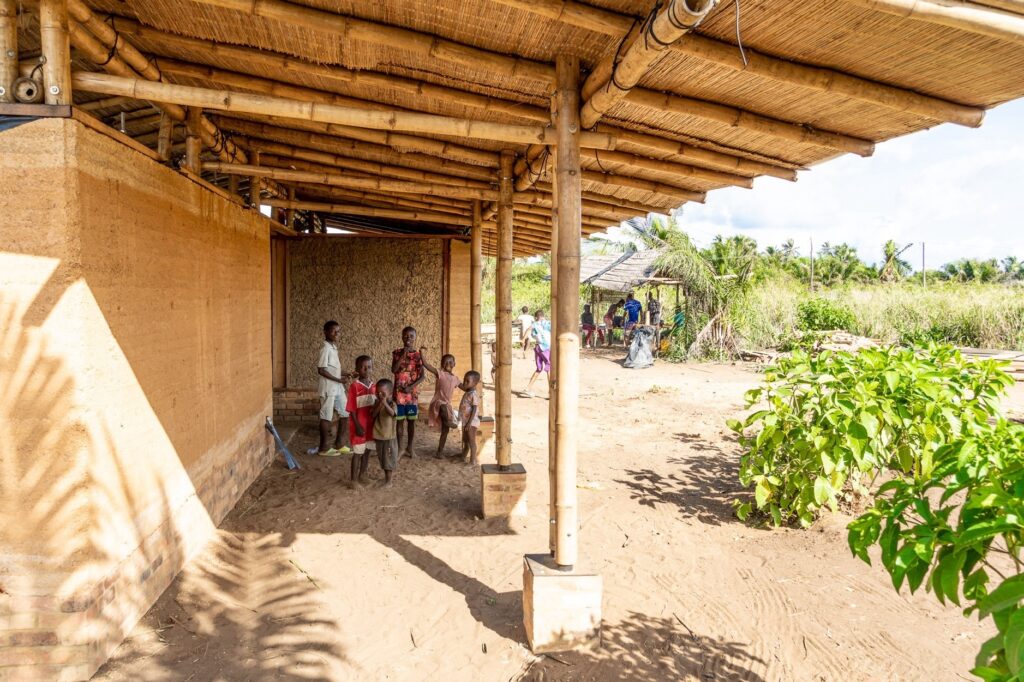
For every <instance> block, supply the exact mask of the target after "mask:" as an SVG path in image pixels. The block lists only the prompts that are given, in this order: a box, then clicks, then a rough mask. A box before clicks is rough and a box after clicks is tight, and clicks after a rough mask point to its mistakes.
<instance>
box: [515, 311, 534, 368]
mask: <svg viewBox="0 0 1024 682" xmlns="http://www.w3.org/2000/svg"><path fill="white" fill-rule="evenodd" d="M516 319H518V320H519V329H520V332H519V333H520V336H519V343H520V345H521V346H522V347H523V357H524V358H525V357H526V351H527V349H528V348H529V347H530V338H531V337H530V329H532V328H533V315H531V314H530V309H529V308H528V307H526V306H525V305H524V306H523V308H522V311H521V314H520V315H519V317H518V318H516Z"/></svg>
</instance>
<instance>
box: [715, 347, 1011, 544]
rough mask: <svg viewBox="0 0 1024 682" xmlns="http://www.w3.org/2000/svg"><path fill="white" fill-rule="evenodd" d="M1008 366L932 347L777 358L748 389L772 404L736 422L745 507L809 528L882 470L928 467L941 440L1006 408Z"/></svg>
mask: <svg viewBox="0 0 1024 682" xmlns="http://www.w3.org/2000/svg"><path fill="white" fill-rule="evenodd" d="M1002 364H1005V363H999V362H997V361H993V360H985V361H972V360H967V359H965V358H963V356H961V355H960V353H959V352H958V351H956V350H955V349H953V348H950V347H943V346H934V345H933V346H930V347H928V348H927V349H907V348H899V347H888V348H878V349H874V348H872V349H865V350H862V351H859V352H857V353H849V352H832V351H824V352H822V353H820V354H818V355H816V356H812V355H809V354H808V353H806V352H804V351H800V350H797V351H795V352H794V353H793V354H792V355H791V356H790V357H786V358H780V359H778V360H777V361H776V362H775V364H773V365H771V366H770V367H769V368H768V369H767V370H766V371H765V379H764V384H763V386H762V387H760V388H757V389H754V390H752V391H748V392H747V401H748V406H752V405H754V404H755V403H761V402H763V403H765V409H759V410H757V411H755V412H753V413H751V414H750V415H749V416H747V418H746V419H745V420H744V421H742V422H740V421H737V420H730V422H729V427H730V428H732V429H733V430H734V431H736V432H737V434H738V435H739V441H740V444H741V445H742V447H743V449H744V453H743V455H742V457H741V459H740V481H741V482H742V483H743V485H744V486H753V488H754V504H753V505H751V504H750V503H749V502H737V505H736V512H737V515H738V516H739V517H740V518H746V517H747V516H748V515H749V514H750V513H751V512H752V511H756V512H757V513H758V514H760V515H762V516H765V517H767V518H768V519H770V521H771V522H772V523H774V524H775V525H782V524H790V523H794V522H798V523H800V524H801V525H804V526H806V525H809V524H810V523H812V522H813V521H814V519H815V517H816V516H817V514H818V513H819V511H820V510H821V509H822V508H823V507H825V506H829V507H831V508H832V509H833V510H834V509H836V507H837V505H838V502H839V500H840V499H841V498H842V497H844V496H847V495H849V494H850V493H852V492H858V493H860V494H864V493H866V492H867V487H866V485H865V483H868V482H870V480H873V479H874V477H876V476H877V475H878V474H879V473H880V472H882V471H885V470H895V471H898V472H902V473H906V474H913V475H919V474H920V472H921V471H922V470H928V469H930V468H931V463H932V458H933V457H934V454H935V452H936V450H937V449H938V448H939V447H941V446H943V445H945V444H946V443H949V442H951V441H953V440H955V439H956V438H959V437H961V435H962V434H963V433H964V432H965V429H966V430H968V431H969V430H970V429H973V428H974V427H975V426H976V425H978V424H984V423H987V421H988V419H989V418H990V417H993V416H996V415H997V414H998V406H999V399H1000V398H1001V396H1002V395H1003V394H1004V393H1005V391H1006V388H1007V387H1008V386H1009V385H1011V384H1012V383H1013V379H1012V378H1011V377H1010V376H1009V375H1008V374H1006V373H1005V372H1004V371H1002V369H1000V367H1001V366H1002Z"/></svg>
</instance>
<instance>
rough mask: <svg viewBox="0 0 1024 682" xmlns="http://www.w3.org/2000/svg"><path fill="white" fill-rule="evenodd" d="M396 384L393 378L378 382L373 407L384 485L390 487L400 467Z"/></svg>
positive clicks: (374, 435) (374, 439)
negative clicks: (392, 392)
mask: <svg viewBox="0 0 1024 682" xmlns="http://www.w3.org/2000/svg"><path fill="white" fill-rule="evenodd" d="M393 388H394V384H393V383H392V382H391V379H381V380H380V381H378V382H377V404H376V405H375V406H374V408H373V441H374V444H375V445H376V446H377V457H378V458H379V459H380V468H381V469H383V470H384V486H385V487H390V485H391V477H392V476H393V475H394V473H395V469H396V468H398V443H397V442H396V441H395V415H396V414H398V406H397V405H396V404H395V401H394V399H393V398H392V397H391V391H392V389H393Z"/></svg>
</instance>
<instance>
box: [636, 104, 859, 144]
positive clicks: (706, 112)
mask: <svg viewBox="0 0 1024 682" xmlns="http://www.w3.org/2000/svg"><path fill="white" fill-rule="evenodd" d="M625 98H626V101H627V102H629V103H630V104H637V105H639V106H642V107H645V108H648V109H653V110H655V111H660V112H671V113H676V114H683V115H686V116H696V117H698V118H703V119H706V120H710V121H717V122H719V123H724V124H726V125H729V126H733V127H736V128H745V129H747V130H752V131H754V132H758V133H762V134H764V135H770V136H772V137H777V138H779V139H783V140H789V141H790V142H796V143H798V144H810V145H815V146H818V147H828V148H829V149H837V150H839V151H843V152H851V153H853V154H857V155H859V156H871V155H872V154H873V153H874V151H875V144H874V142H871V141H870V140H864V139H861V138H858V137H854V136H852V135H843V134H842V133H833V132H828V131H825V130H815V129H814V128H810V127H807V126H805V125H803V124H799V123H790V122H788V121H782V120H779V119H776V118H772V117H770V116H762V115H761V114H757V113H754V112H751V111H746V110H744V109H739V108H737V107H730V106H726V105H724V104H717V103H714V102H707V101H704V100H700V99H695V98H693V97H683V96H681V95H673V94H665V93H660V92H654V91H653V90H645V89H642V88H637V89H634V90H632V91H630V92H629V93H628V94H627V95H626V97H625Z"/></svg>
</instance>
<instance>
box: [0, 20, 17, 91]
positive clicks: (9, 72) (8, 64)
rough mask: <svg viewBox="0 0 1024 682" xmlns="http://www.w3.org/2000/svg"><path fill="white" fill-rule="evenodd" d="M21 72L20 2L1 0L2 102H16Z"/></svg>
mask: <svg viewBox="0 0 1024 682" xmlns="http://www.w3.org/2000/svg"><path fill="white" fill-rule="evenodd" d="M19 71H20V69H19V63H18V2H17V0H0V102H13V101H14V81H16V80H18V75H19Z"/></svg>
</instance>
